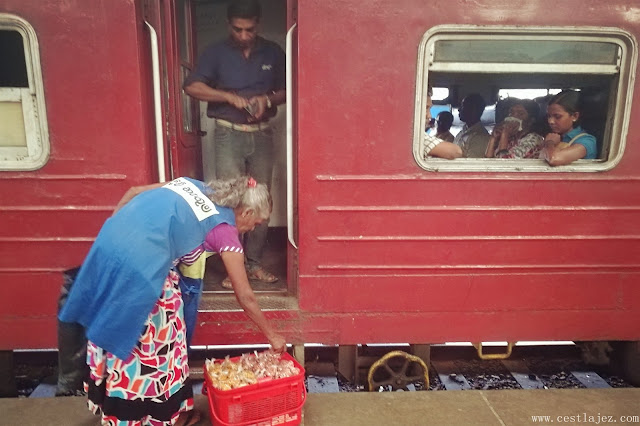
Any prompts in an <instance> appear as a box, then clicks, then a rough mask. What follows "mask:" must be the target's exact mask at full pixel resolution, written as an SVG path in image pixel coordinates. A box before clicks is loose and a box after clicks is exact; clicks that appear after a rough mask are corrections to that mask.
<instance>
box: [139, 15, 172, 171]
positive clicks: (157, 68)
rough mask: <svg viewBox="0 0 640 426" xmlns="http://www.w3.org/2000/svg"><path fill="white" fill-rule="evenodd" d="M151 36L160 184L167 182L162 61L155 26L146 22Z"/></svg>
mask: <svg viewBox="0 0 640 426" xmlns="http://www.w3.org/2000/svg"><path fill="white" fill-rule="evenodd" d="M144 23H145V24H147V27H149V33H150V35H151V66H152V69H153V112H154V116H155V122H156V151H157V155H158V182H165V181H166V180H167V178H166V176H165V172H164V167H165V160H164V139H163V138H162V108H161V97H160V61H159V59H158V35H157V33H156V30H155V29H154V28H153V26H152V25H151V24H150V23H148V22H147V21H144Z"/></svg>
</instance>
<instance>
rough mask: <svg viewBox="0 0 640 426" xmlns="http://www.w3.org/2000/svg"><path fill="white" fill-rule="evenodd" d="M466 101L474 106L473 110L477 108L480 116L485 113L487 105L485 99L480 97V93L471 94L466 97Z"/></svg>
mask: <svg viewBox="0 0 640 426" xmlns="http://www.w3.org/2000/svg"><path fill="white" fill-rule="evenodd" d="M465 99H466V101H467V102H468V103H469V104H471V105H472V107H473V108H476V109H477V111H478V112H479V114H480V115H482V113H483V112H484V109H485V108H486V106H487V104H486V102H485V101H484V98H483V97H482V96H480V94H478V93H471V94H470V95H467V96H465Z"/></svg>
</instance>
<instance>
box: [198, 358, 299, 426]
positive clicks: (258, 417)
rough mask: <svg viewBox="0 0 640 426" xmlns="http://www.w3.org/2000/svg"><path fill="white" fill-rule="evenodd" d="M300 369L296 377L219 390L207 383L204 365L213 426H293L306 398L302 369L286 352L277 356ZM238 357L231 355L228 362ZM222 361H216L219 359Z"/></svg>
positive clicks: (208, 381) (297, 421)
mask: <svg viewBox="0 0 640 426" xmlns="http://www.w3.org/2000/svg"><path fill="white" fill-rule="evenodd" d="M281 358H282V359H284V360H290V361H293V364H294V365H295V366H296V367H298V368H299V369H300V373H299V374H297V375H296V376H292V377H286V378H284V379H274V380H267V381H264V382H259V383H256V384H255V385H249V386H244V387H241V388H238V389H231V390H226V391H224V390H220V389H216V388H214V387H213V386H212V385H211V381H210V380H209V374H208V373H207V369H206V365H205V386H206V388H207V398H208V399H209V411H210V413H211V421H212V424H213V425H214V426H231V425H233V426H254V425H255V426H272V425H297V424H300V421H301V420H302V406H303V405H304V401H305V399H306V397H307V392H306V389H305V387H304V368H302V366H301V365H300V364H299V363H298V362H297V361H296V360H295V359H294V358H293V357H292V356H291V355H289V354H288V353H286V352H285V353H283V354H282V356H281ZM239 359H240V357H235V358H231V360H232V361H237V360H239ZM222 361H223V360H216V362H222Z"/></svg>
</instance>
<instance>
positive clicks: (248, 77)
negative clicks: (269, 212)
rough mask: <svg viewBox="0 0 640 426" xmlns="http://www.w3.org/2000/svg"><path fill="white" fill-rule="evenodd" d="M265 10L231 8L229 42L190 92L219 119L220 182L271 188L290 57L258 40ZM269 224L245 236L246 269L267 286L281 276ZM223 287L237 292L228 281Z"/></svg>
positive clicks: (210, 52)
mask: <svg viewBox="0 0 640 426" xmlns="http://www.w3.org/2000/svg"><path fill="white" fill-rule="evenodd" d="M261 15H262V10H261V6H260V2H259V1H258V0H236V1H233V2H230V3H229V6H228V8H227V19H228V26H229V37H228V38H226V39H225V40H222V41H218V42H215V43H213V44H211V45H210V46H208V47H207V48H206V50H205V51H204V53H203V54H202V55H201V56H200V58H199V59H198V64H197V66H196V68H195V70H194V71H193V72H192V73H191V74H190V75H189V76H188V77H187V79H186V80H185V82H184V86H183V87H184V91H185V93H187V94H188V95H189V96H192V97H194V98H196V99H199V100H201V101H207V102H208V107H207V116H208V117H211V118H213V119H214V120H215V124H216V126H215V131H214V136H213V139H214V140H213V144H214V146H215V159H214V161H215V172H216V178H217V179H228V178H231V177H237V176H240V175H244V174H251V175H252V176H253V177H254V178H255V179H256V180H257V181H258V182H261V183H264V184H266V185H267V187H268V188H271V179H272V174H273V164H274V155H275V154H274V146H273V129H271V128H270V123H269V120H270V119H271V118H273V117H274V116H275V115H276V113H277V111H278V110H277V106H278V105H279V104H283V103H284V102H285V99H286V90H285V89H286V74H285V72H286V60H285V53H284V51H283V50H282V48H280V46H278V45H277V44H276V43H274V42H272V41H270V40H266V39H264V38H262V37H260V36H259V35H258V32H259V24H260V18H261ZM267 231H268V223H267V222H266V221H265V222H264V223H263V224H261V225H260V226H258V227H257V228H256V230H255V231H254V232H250V233H248V234H247V235H246V236H245V250H246V253H245V254H246V267H247V273H248V274H249V277H250V278H251V279H256V280H259V281H262V282H266V283H273V282H276V281H278V277H277V276H276V275H274V274H273V273H271V272H269V271H267V270H266V269H265V268H264V267H263V265H262V254H263V252H264V248H265V245H266V242H267ZM221 285H222V286H223V287H225V288H231V280H230V279H229V277H227V278H225V279H224V280H223V281H222V283H221Z"/></svg>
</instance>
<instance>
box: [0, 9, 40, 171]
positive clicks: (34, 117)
mask: <svg viewBox="0 0 640 426" xmlns="http://www.w3.org/2000/svg"><path fill="white" fill-rule="evenodd" d="M0 30H6V31H16V32H18V33H19V34H20V35H21V36H22V43H23V46H24V59H25V64H26V68H27V78H28V81H29V87H0V102H16V103H20V104H21V105H22V114H23V118H24V126H25V135H26V139H27V146H26V147H12V146H8V147H0V171H12V170H24V171H29V170H37V169H39V168H41V167H43V166H44V165H45V164H46V163H47V161H48V159H49V152H50V146H49V128H48V123H47V110H46V105H45V100H44V86H43V84H42V71H41V66H40V53H39V46H38V38H37V36H36V32H35V30H34V29H33V27H32V26H31V25H30V24H29V23H28V22H27V21H25V20H24V19H22V18H20V17H19V16H16V15H11V14H7V13H0ZM0 119H2V117H0Z"/></svg>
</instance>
